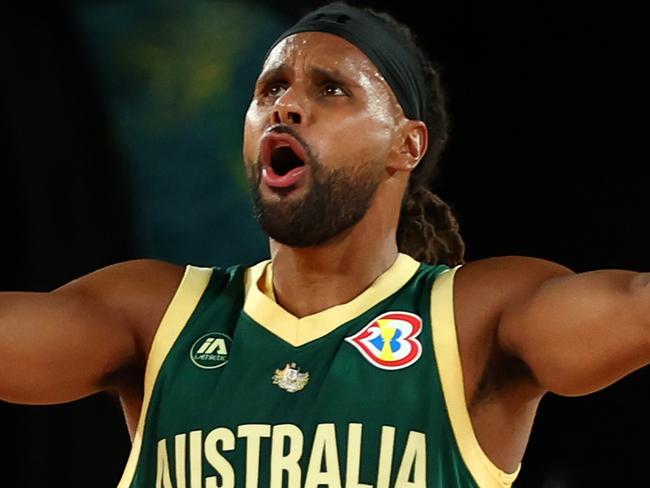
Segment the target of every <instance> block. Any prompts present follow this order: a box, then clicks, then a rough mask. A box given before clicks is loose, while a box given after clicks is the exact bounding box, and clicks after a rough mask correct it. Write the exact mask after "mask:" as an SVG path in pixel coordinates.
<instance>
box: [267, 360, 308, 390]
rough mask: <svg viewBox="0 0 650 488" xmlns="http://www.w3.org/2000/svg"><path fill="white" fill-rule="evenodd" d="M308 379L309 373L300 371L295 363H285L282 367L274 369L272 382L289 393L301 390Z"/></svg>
mask: <svg viewBox="0 0 650 488" xmlns="http://www.w3.org/2000/svg"><path fill="white" fill-rule="evenodd" d="M308 381H309V373H307V372H305V373H301V372H300V368H299V367H297V366H296V363H287V365H286V366H285V367H284V368H283V369H276V370H275V374H274V375H273V384H274V385H278V386H279V387H280V388H282V389H283V390H287V391H288V392H290V393H295V392H296V391H300V390H302V389H303V388H304V387H305V385H306V384H307V382H308Z"/></svg>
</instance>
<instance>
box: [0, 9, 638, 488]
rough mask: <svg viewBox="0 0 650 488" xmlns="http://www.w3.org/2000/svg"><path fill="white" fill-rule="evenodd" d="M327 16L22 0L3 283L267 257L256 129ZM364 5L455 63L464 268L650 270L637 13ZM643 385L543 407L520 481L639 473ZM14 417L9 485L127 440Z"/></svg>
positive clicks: (10, 120)
mask: <svg viewBox="0 0 650 488" xmlns="http://www.w3.org/2000/svg"><path fill="white" fill-rule="evenodd" d="M322 3H323V2H310V1H301V2H297V1H289V0H285V1H283V2H265V3H261V2H220V1H197V0H191V1H185V2H162V1H159V2H153V1H140V2H134V1H131V2H126V1H117V0H113V1H111V0H103V1H99V0H97V1H88V0H87V1H84V2H67V3H61V2H58V3H57V2H49V3H43V4H38V3H31V4H28V5H25V4H24V3H19V2H10V4H9V6H6V7H5V8H4V9H3V15H2V16H0V40H1V41H2V42H0V56H1V58H0V60H1V62H2V63H1V65H0V66H1V67H2V77H1V78H0V123H1V124H2V131H1V132H0V138H2V139H1V140H2V145H1V146H0V148H1V149H0V150H1V151H2V152H1V155H2V161H3V164H2V184H3V189H4V191H3V192H2V193H1V197H0V198H2V200H1V203H2V209H3V212H2V215H3V226H2V232H3V238H2V244H3V246H4V254H3V256H4V261H3V268H4V271H3V272H2V273H0V289H3V290H24V291H47V290H51V289H53V288H55V287H57V286H60V285H62V284H63V283H65V282H67V281H69V280H71V279H73V278H76V277H78V276H81V275H83V274H85V273H88V272H90V271H93V270H95V269H98V268H100V267H103V266H107V265H109V264H112V263H115V262H118V261H123V260H127V259H132V258H138V257H149V258H157V259H162V260H167V261H170V262H174V263H176V264H182V265H184V264H186V263H192V264H195V265H203V266H213V265H216V266H225V265H229V264H233V263H237V262H251V263H252V262H255V261H257V260H260V259H264V258H266V257H267V253H268V251H267V245H266V241H265V239H264V236H263V234H262V233H261V232H260V231H259V230H258V229H257V226H256V224H255V222H254V221H253V220H252V217H251V212H250V208H249V204H248V196H247V193H246V186H245V183H244V179H243V172H242V168H241V140H242V128H243V117H244V113H245V111H246V108H247V105H248V101H249V97H250V94H251V91H252V86H253V83H254V80H255V78H256V76H257V74H258V70H259V67H260V62H261V58H262V56H263V54H264V53H265V51H266V49H267V47H268V46H269V45H270V43H271V42H272V41H273V40H274V39H275V37H276V36H277V35H278V34H279V33H280V32H281V31H282V30H284V28H286V27H288V26H289V25H290V24H292V23H293V22H294V21H295V20H296V19H297V18H298V17H299V16H300V15H302V14H303V13H304V12H306V11H307V10H310V9H311V8H313V7H315V6H318V5H321V4H322ZM352 3H355V2H352ZM364 5H369V6H373V7H375V8H377V9H383V10H387V11H388V12H390V13H392V14H393V15H394V16H395V17H396V18H397V19H398V20H401V21H403V22H405V23H406V24H408V25H409V26H411V27H412V28H413V29H414V30H415V31H416V33H417V34H418V36H419V38H420V39H421V41H422V43H423V44H424V45H425V47H426V48H427V50H428V51H429V53H430V55H431V56H432V57H433V58H434V59H435V60H436V61H437V62H439V63H440V64H441V65H442V67H443V70H442V73H443V81H444V84H445V85H446V87H447V92H448V98H449V110H450V113H451V118H452V124H453V127H452V135H451V140H450V144H449V146H448V149H447V151H446V152H445V154H444V157H443V164H442V167H441V170H440V175H439V178H438V180H437V183H436V184H435V188H434V189H435V191H436V192H437V193H438V194H440V195H441V196H442V197H443V198H444V199H445V200H447V201H448V202H449V203H450V205H451V206H452V208H453V209H454V210H455V212H456V214H457V216H458V219H459V221H460V224H461V230H462V233H463V235H464V238H465V241H466V243H467V259H468V260H469V261H471V260H475V259H480V258H484V257H488V256H497V255H509V254H518V255H527V256H537V257H541V258H545V259H550V260H553V261H557V262H559V263H562V264H564V265H566V266H568V267H570V268H572V269H573V270H575V271H577V272H582V271H591V270H595V269H599V268H617V269H630V270H638V271H650V257H649V251H648V250H649V249H650V239H649V237H648V233H647V224H648V219H647V208H648V198H647V195H648V193H647V191H646V188H647V186H648V184H647V180H646V179H645V178H644V176H645V174H646V171H645V165H646V164H647V163H648V161H649V155H650V150H649V149H648V148H647V140H648V138H647V135H646V132H647V131H648V129H649V125H648V119H647V116H648V108H649V104H648V98H649V97H648V86H650V85H649V84H648V81H649V79H648V76H647V74H646V73H647V67H646V63H647V60H648V55H647V49H648V39H647V36H646V30H647V28H646V26H645V25H643V19H645V16H644V15H643V12H642V10H641V6H639V7H633V4H632V2H629V5H628V4H626V3H625V2H616V3H615V4H612V3H608V4H603V5H599V4H597V3H594V2H591V3H587V2H584V3H583V2H572V3H571V4H568V2H559V1H550V2H548V1H547V2H518V3H515V2H508V3H498V4H497V2H476V3H471V2H457V1H446V2H443V1H438V2H428V3H426V5H425V4H424V3H421V2H416V1H402V2H399V6H396V5H395V4H389V3H388V2H374V1H371V2H366V3H365V4H364ZM425 9H427V10H428V13H426V14H425V13H424V12H425ZM612 329H613V331H614V332H613V333H616V332H615V329H616V324H612ZM649 378H650V370H649V369H648V368H646V369H645V370H641V371H638V372H636V373H634V374H632V375H629V376H628V377H626V378H625V379H623V380H622V381H620V382H619V383H617V384H615V385H613V386H611V387H609V388H607V389H605V390H602V391H600V392H597V393H594V394H591V395H588V396H585V397H579V398H564V397H559V396H555V395H548V396H547V397H545V398H544V400H543V401H542V404H541V407H540V410H539V415H538V418H537V420H536V423H535V426H534V429H533V433H532V437H531V439H530V444H529V447H528V450H527V453H526V457H525V458H524V461H523V469H522V471H521V474H520V476H519V478H518V480H517V482H516V483H515V486H516V487H518V488H535V487H543V488H569V487H571V488H573V487H601V486H603V487H604V486H607V487H614V486H632V483H631V481H632V480H634V479H637V478H640V479H644V476H645V467H646V465H647V461H648V449H647V445H648V439H649V438H650V420H649V419H648V412H650V387H649V384H650V382H649ZM0 422H1V424H0V425H1V427H2V435H3V438H4V446H5V449H4V451H5V455H4V456H3V460H2V468H3V481H2V482H1V484H2V486H12V487H14V486H15V487H25V488H31V487H37V486H44V485H46V484H47V485H48V486H66V487H82V486H83V487H88V486H92V487H95V488H100V487H107V488H108V487H114V486H115V485H116V484H117V482H118V480H119V478H120V476H121V472H122V469H123V467H124V465H125V463H126V459H127V456H128V453H129V449H130V441H129V437H128V434H127V431H126V426H125V424H124V420H123V417H122V413H121V410H120V407H119V405H118V403H117V402H116V401H115V400H114V399H112V398H111V397H109V396H108V395H106V394H98V395H94V396H92V397H89V398H86V399H83V400H79V401H76V402H72V403H68V404H64V405H52V406H24V405H13V404H8V403H0ZM10 480H11V481H10ZM646 485H647V481H645V482H642V483H641V484H635V485H634V486H646Z"/></svg>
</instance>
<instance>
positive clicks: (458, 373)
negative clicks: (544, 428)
mask: <svg viewBox="0 0 650 488" xmlns="http://www.w3.org/2000/svg"><path fill="white" fill-rule="evenodd" d="M461 266H462V265H460V264H459V265H458V266H455V267H454V268H450V269H448V270H445V271H443V272H442V273H441V274H440V275H438V277H437V278H436V280H435V281H434V283H433V287H432V290H431V323H432V327H433V350H434V352H435V355H436V362H437V364H438V372H439V374H440V381H441V383H442V391H443V394H444V398H445V404H446V405H447V411H448V414H449V420H450V422H451V427H452V429H453V431H454V437H455V438H456V443H457V445H458V449H459V450H460V454H461V456H462V458H463V461H464V462H465V465H466V466H467V468H468V469H469V471H470V473H471V474H472V476H473V477H474V479H475V480H476V482H477V483H478V485H479V486H480V487H481V488H504V487H510V486H511V485H512V483H513V481H514V480H515V479H516V478H517V475H518V474H519V471H520V470H521V463H519V466H518V467H517V469H516V470H515V472H513V473H506V472H505V471H503V470H501V469H500V468H499V467H498V466H496V465H495V464H494V463H493V462H492V461H491V460H490V458H489V457H488V456H487V454H485V452H484V451H483V449H482V448H481V446H480V444H479V443H478V439H477V438H476V434H475V432H474V428H473V427H472V421H471V419H470V415H469V411H468V408H467V402H466V401H465V390H464V387H463V384H464V383H463V370H462V366H461V362H460V351H459V348H458V338H457V335H456V322H455V318H454V288H453V287H454V275H455V273H456V271H457V270H458V269H459V268H460V267H461Z"/></svg>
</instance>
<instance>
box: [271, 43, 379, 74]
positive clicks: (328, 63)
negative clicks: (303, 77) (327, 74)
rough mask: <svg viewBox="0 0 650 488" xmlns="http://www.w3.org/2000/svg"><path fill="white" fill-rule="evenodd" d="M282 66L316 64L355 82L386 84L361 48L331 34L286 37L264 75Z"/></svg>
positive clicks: (272, 56) (276, 48)
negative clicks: (361, 79)
mask: <svg viewBox="0 0 650 488" xmlns="http://www.w3.org/2000/svg"><path fill="white" fill-rule="evenodd" d="M282 65H288V66H291V67H293V68H294V69H296V68H298V67H300V66H308V65H315V66H318V67H321V68H324V69H330V70H336V71H338V72H339V73H340V74H342V75H344V76H347V77H349V78H351V79H359V78H367V79H368V80H369V82H370V83H373V84H374V85H383V84H385V83H386V81H385V80H384V77H383V76H382V75H381V73H380V71H379V70H378V69H377V67H376V66H375V64H374V63H373V62H372V61H371V60H370V58H368V56H366V54H365V53H364V52H363V51H362V50H361V49H359V48H358V47H357V46H355V45H354V44H352V43H351V42H349V41H347V40H346V39H343V38H342V37H339V36H337V35H334V34H330V33H328V32H300V33H297V34H292V35H290V36H287V37H285V38H284V39H282V41H280V42H279V43H278V44H277V45H276V46H275V47H274V48H273V50H272V51H271V52H270V53H269V56H268V58H267V59H266V61H265V63H264V68H263V70H262V72H263V73H264V72H266V71H271V70H274V69H277V68H278V67H280V66H282Z"/></svg>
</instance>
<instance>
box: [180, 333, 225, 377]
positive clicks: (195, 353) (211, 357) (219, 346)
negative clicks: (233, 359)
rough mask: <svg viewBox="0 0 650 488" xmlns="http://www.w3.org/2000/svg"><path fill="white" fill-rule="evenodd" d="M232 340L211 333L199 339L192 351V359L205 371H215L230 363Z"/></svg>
mask: <svg viewBox="0 0 650 488" xmlns="http://www.w3.org/2000/svg"><path fill="white" fill-rule="evenodd" d="M231 346H232V339H231V338H230V337H228V336H227V335H226V334H222V333H221V332H210V333H208V334H205V335H203V336H201V337H199V338H198V339H197V340H196V341H195V342H194V344H193V345H192V348H191V349H190V359H191V360H192V362H193V363H194V364H195V365H196V366H198V367H199V368H203V369H215V368H220V367H221V366H225V365H226V363H227V362H228V356H229V353H230V347H231Z"/></svg>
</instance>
